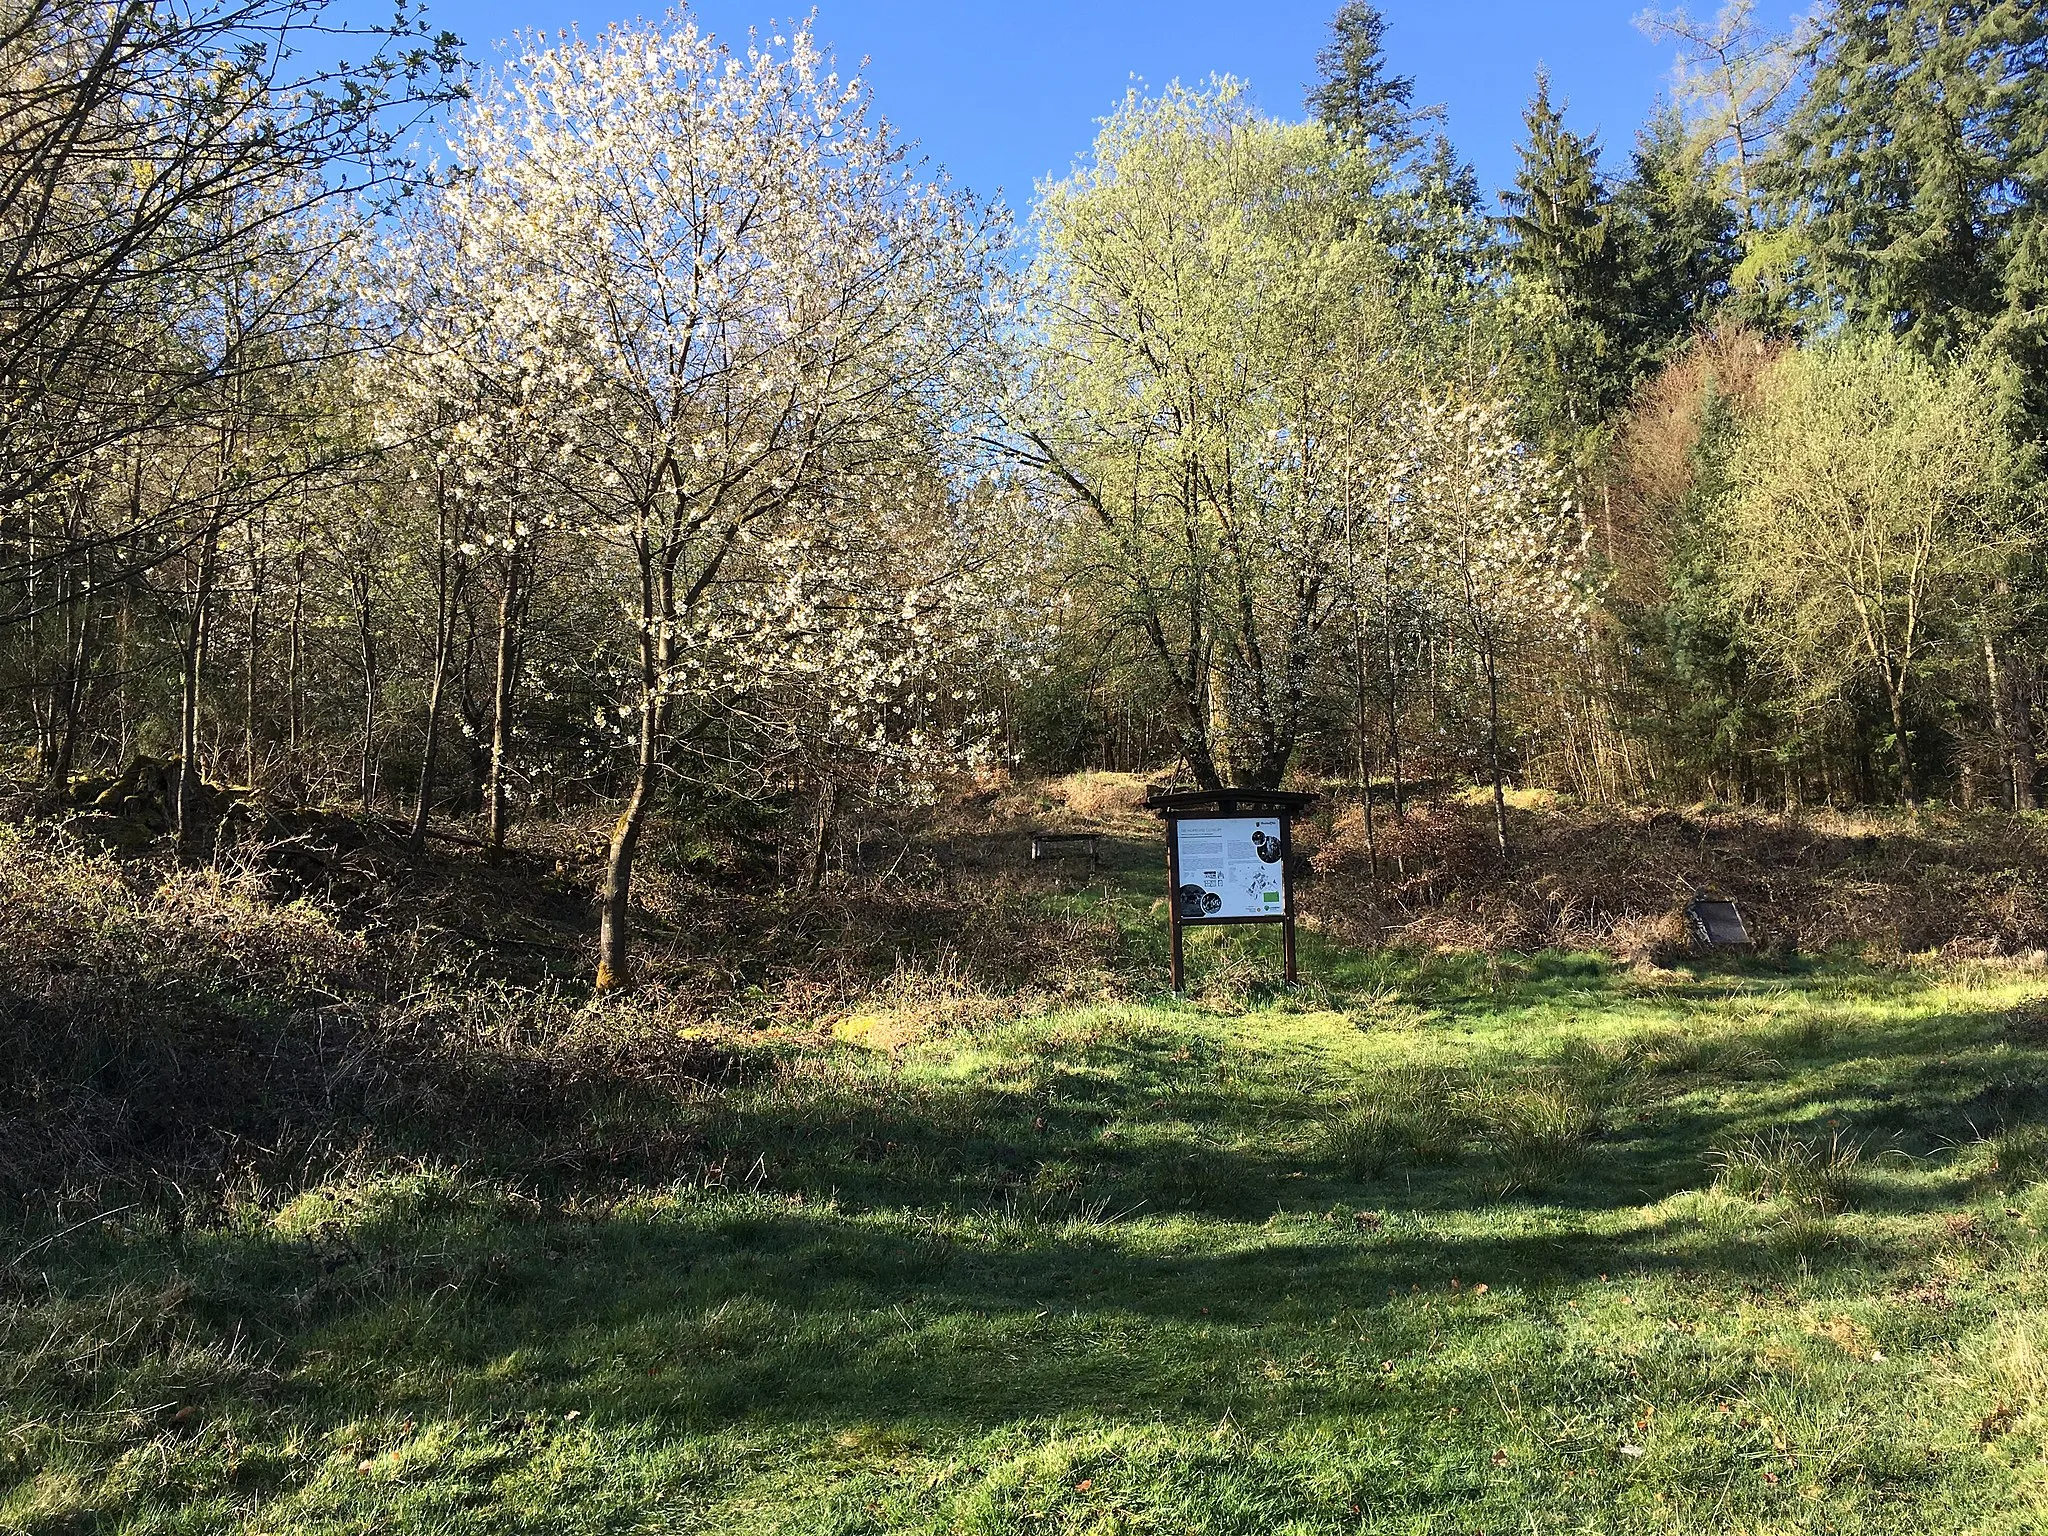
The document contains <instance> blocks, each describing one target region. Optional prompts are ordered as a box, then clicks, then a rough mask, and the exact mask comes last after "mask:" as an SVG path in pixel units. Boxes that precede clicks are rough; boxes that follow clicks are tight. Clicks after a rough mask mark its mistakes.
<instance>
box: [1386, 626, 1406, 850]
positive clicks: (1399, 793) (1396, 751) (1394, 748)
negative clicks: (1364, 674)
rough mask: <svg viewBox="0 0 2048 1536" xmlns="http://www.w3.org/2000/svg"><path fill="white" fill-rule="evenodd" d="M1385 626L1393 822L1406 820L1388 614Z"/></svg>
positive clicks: (1397, 673)
mask: <svg viewBox="0 0 2048 1536" xmlns="http://www.w3.org/2000/svg"><path fill="white" fill-rule="evenodd" d="M1388 617H1389V621H1388V624H1387V767H1388V769H1389V771H1390V772H1391V773H1392V775H1393V781H1394V782H1393V789H1394V820H1396V821H1402V820H1405V819H1406V818H1407V815H1408V805H1407V798H1406V791H1405V790H1404V789H1403V787H1402V774H1401V697H1400V693H1401V690H1400V678H1401V673H1400V666H1399V658H1398V656H1397V655H1396V652H1395V647H1394V626H1393V623H1392V615H1391V613H1390V614H1389V616H1388Z"/></svg>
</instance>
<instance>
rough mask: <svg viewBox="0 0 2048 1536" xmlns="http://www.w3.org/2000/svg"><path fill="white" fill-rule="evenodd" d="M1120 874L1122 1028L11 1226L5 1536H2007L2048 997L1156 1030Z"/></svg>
mask: <svg viewBox="0 0 2048 1536" xmlns="http://www.w3.org/2000/svg"><path fill="white" fill-rule="evenodd" d="M1126 851H1127V852H1128V854H1129V858H1128V860H1127V862H1126V865H1125V867H1124V869H1123V872H1122V873H1120V874H1118V873H1112V874H1111V875H1109V876H1107V877H1104V878H1103V879H1102V881H1101V882H1100V883H1099V884H1096V885H1094V886H1092V887H1091V886H1090V885H1089V884H1088V883H1087V881H1086V880H1084V879H1082V878H1080V877H1075V878H1072V879H1068V880H1065V881H1062V882H1056V883H1054V884H1051V885H1047V886H1045V887H1043V888H1041V889H1039V890H1038V892H1037V894H1036V895H1034V896H1032V897H1031V898H1030V900H1031V901H1032V902H1035V903H1036V905H1037V907H1038V909H1039V911H1040V914H1041V915H1042V916H1050V917H1054V918H1057V919H1058V920H1060V921H1065V922H1070V923H1073V924H1077V925H1081V926H1084V927H1091V928H1092V931H1096V932H1098V933H1106V934H1108V935H1109V936H1110V937H1111V940H1112V941H1113V943H1114V944H1115V945H1117V946H1121V948H1120V949H1119V950H1118V951H1117V952H1118V953H1120V954H1121V956H1122V961H1123V963H1124V964H1125V966H1126V967H1127V975H1128V977H1129V978H1130V984H1129V987H1128V989H1127V995H1121V996H1102V997H1096V998H1093V999H1090V998H1087V997H1078V996H1064V997H1047V996H1043V995H1038V994H1028V993H1017V994H1014V995H1001V994H990V993H989V992H987V991H986V990H985V989H980V988H977V987H976V986H974V985H973V984H971V983H970V981H969V980H968V979H967V978H966V976H965V975H964V973H963V972H962V970H961V968H960V967H958V966H957V965H954V966H949V965H948V964H947V963H945V961H944V959H943V957H941V959H940V960H939V961H938V962H937V963H933V964H911V963H908V962H906V963H905V964H904V965H903V966H902V967H901V968H900V969H899V970H898V972H897V973H896V974H895V975H894V977H893V978H890V979H886V980H884V981H882V982H881V983H879V984H877V985H875V986H872V987H870V988H869V989H868V990H867V992H866V993H865V995H864V997H863V999H862V1001H861V1002H860V1003H859V1004H858V1006H854V1007H847V1008H835V1009H832V1010H830V1011H829V1012H828V1013H826V1014H822V1015H821V1016H820V1017H818V1018H817V1019H816V1020H814V1021H812V1022H810V1023H809V1024H804V1023H802V1022H801V1021H796V1022H791V1021H787V1020H785V1021H783V1022H780V1023H773V1024H762V1023H759V1022H758V1021H757V1022H756V1023H754V1024H752V1025H750V1026H746V1027H741V1026H737V1025H728V1026H725V1027H722V1028H719V1029H715V1030H714V1029H708V1028H707V1029H700V1030H693V1031H692V1032H691V1034H690V1036H689V1042H688V1043H689V1044H690V1049H691V1052H692V1054H688V1055H686V1056H685V1057H682V1058H678V1059H682V1060H685V1061H687V1062H690V1063H694V1065H692V1066H690V1067H689V1068H688V1070H682V1071H675V1072H665V1073H643V1074H640V1075H639V1076H638V1077H634V1076H632V1075H630V1074H629V1075H624V1076H619V1075H614V1076H602V1075H598V1076H593V1077H591V1078H590V1079H589V1080H588V1081H586V1082H584V1083H583V1084H582V1086H581V1087H580V1088H576V1089H575V1090H574V1091H575V1092H578V1093H580V1094H581V1095H582V1096H581V1097H580V1098H578V1099H577V1109H576V1120H577V1123H578V1124H579V1125H580V1126H583V1127H585V1128H586V1129H587V1128H589V1127H591V1126H596V1127H598V1128H599V1129H601V1130H602V1131H603V1133H604V1134H603V1135H602V1136H601V1137H597V1138H595V1139H592V1138H589V1137H586V1138H585V1139H584V1140H582V1141H577V1140H575V1139H574V1138H562V1137H558V1138H556V1139H554V1140H552V1141H550V1140H548V1139H547V1138H526V1139H519V1138H517V1137H513V1136H511V1135H510V1134H509V1132H508V1134H507V1137H506V1138H505V1139H504V1140H503V1141H502V1142H501V1143H499V1144H497V1146H496V1150H494V1151H488V1152H486V1153H483V1154H479V1153H477V1152H476V1151H475V1150H474V1146H475V1145H476V1144H475V1143H472V1142H470V1141H463V1142H462V1143H461V1145H460V1147H459V1148H458V1146H457V1142H456V1139H455V1137H454V1134H453V1132H452V1130H451V1131H450V1132H449V1134H448V1139H447V1141H446V1144H445V1145H442V1146H437V1143H436V1125H435V1121H434V1116H433V1113H432V1109H431V1106H428V1107H427V1108H426V1109H420V1108H418V1107H417V1106H416V1107H415V1108H414V1109H413V1110H412V1111H410V1113H411V1114H412V1115H413V1120H412V1125H413V1131H412V1139H411V1141H410V1142H409V1143H408V1144H407V1145H406V1147H405V1149H404V1151H403V1153H402V1155H401V1153H399V1152H394V1151H392V1150H391V1149H390V1148H389V1147H388V1146H384V1145H372V1144H371V1143H369V1142H368V1141H366V1142H365V1143H364V1144H363V1146H361V1147H359V1148H355V1149H350V1148H346V1147H344V1148H342V1149H341V1150H340V1151H339V1152H338V1153H336V1154H335V1155H334V1156H333V1157H332V1158H331V1159H330V1160H329V1161H328V1162H327V1163H326V1164H324V1165H323V1171H322V1172H321V1173H320V1174H319V1175H318V1176H317V1177H308V1178H305V1179H302V1180H300V1181H298V1182H296V1183H294V1184H290V1185H289V1186H288V1187H281V1186H277V1185H268V1186H266V1185H265V1184H264V1183H263V1182H262V1181H261V1180H259V1179H257V1178H255V1177H254V1176H251V1177H250V1178H249V1179H247V1180H246V1181H245V1183H243V1184H242V1185H240V1186H237V1185H235V1184H233V1183H232V1182H230V1183H229V1184H228V1185H226V1186H224V1187H222V1188H220V1189H218V1190H216V1191H215V1192H214V1193H213V1194H212V1195H211V1196H209V1198H208V1201H207V1202H206V1203H205V1207H204V1212H203V1214H193V1212H194V1211H195V1210H196V1209H197V1206H196V1205H195V1204H194V1202H192V1201H186V1200H183V1199H182V1198H180V1197H181V1194H182V1193H185V1192H180V1191H176V1190H173V1191H169V1192H166V1191H165V1190H163V1189H162V1188H151V1187H145V1186H137V1187H136V1188H135V1190H134V1191H133V1192H132V1193H131V1195H130V1197H129V1198H125V1199H123V1200H121V1201H119V1202H115V1201H114V1200H113V1198H112V1196H111V1195H109V1196H106V1197H104V1198H103V1199H102V1200H101V1201H99V1202H97V1203H93V1202H82V1203H74V1204H73V1205H71V1206H68V1207H64V1208H61V1209H55V1210H45V1211H43V1212H41V1213H39V1214H36V1215H33V1216H25V1217H23V1218H22V1220H21V1221H20V1222H19V1223H17V1224H16V1225H15V1227H14V1228H12V1229H10V1230H8V1231H6V1232H4V1233H0V1238H4V1244H5V1246H4V1251H0V1257H4V1258H5V1259H6V1261H7V1262H6V1266H5V1268H4V1269H0V1286H4V1290H0V1530H5V1531H9V1532H16V1531H19V1532H34V1533H45V1532H48V1533H55V1532H74V1531H108V1532H122V1533H142V1532H194V1533H196V1532H216V1531H234V1532H247V1533H257V1532H266V1533H280V1536H281V1533H286V1532H334V1533H339V1532H366V1531H390V1532H479V1533H483V1532H491V1533H497V1532H516V1531H531V1532H546V1533H548V1536H569V1533H583V1532H620V1533H624V1532H734V1533H741V1532H744V1533H764V1536H765V1533H769V1532H777V1533H805V1536H812V1533H827V1532H831V1533H845V1536H854V1533H883V1532H906V1533H907V1532H918V1533H932V1536H938V1533H949V1536H950V1533H988V1536H995V1533H1005V1536H1008V1533H1018V1536H1023V1533H1033V1536H1037V1533H1047V1536H1050V1533H1072V1536H1080V1533H1090V1536H1109V1533H1132V1536H1135V1533H1140V1532H1145V1533H1151V1532H1171V1533H1181V1532H1190V1533H1191V1532H1203V1533H1218V1536H1221V1533H1226V1532H1227V1533H1243V1536H1278V1533H1289V1536H1305V1533H1311V1532H1313V1533H1326V1532H1327V1533H1340V1532H1341V1533H1356V1532H1375V1533H1377V1532H1389V1533H1391V1532H1400V1533H1422V1532H1428V1533H1443V1536H1449V1533H1479V1532H1484V1533H1492V1536H1505V1533H1511V1532H1553V1531H1555V1532H1567V1531H1570V1532H1579V1531H1583V1532H1602V1533H1605V1532H1636V1531H1642V1532H1671V1533H1680V1532H1756V1533H1762V1532H1795V1531H1796V1532H1809V1531H1810V1532H1917V1531H1927V1532H1936V1531H1939V1532H1959V1531H1973V1532H1979V1533H1984V1536H1991V1533H2020V1532H2027V1531H2034V1530H2039V1529H2041V1528H2042V1527H2043V1525H2044V1523H2048V1459H2044V1447H2048V1264H2044V1260H2043V1254H2042V1249H2041V1244H2040V1232H2041V1228H2042V1225H2043V1223H2048V1182H2043V1180H2044V1177H2048V1129H2044V1128H2043V1110H2044V1108H2048V972H2044V971H2042V970H2040V969H2038V968H2030V967H2028V966H2026V965H2024V964H2007V965H1988V964H1970V965H1951V966H1940V965H1937V964H1934V963H1932V962H1930V963H1926V964H1918V965H1915V964H1898V965H1894V966H1876V965H1872V964H1869V963H1865V962H1862V961H1857V960H1851V959H1847V958H1842V959H1832V960H1818V961H1788V962H1784V963H1779V964H1766V963H1762V962H1755V963H1751V964H1748V965H1746V966H1731V967H1718V966H1697V967H1681V968H1678V969H1662V968H1655V967H1650V966H1646V965H1638V966H1635V967H1632V968H1624V967H1620V966H1618V965H1616V964H1615V963H1613V962H1611V961H1608V960H1604V959H1600V958H1597V957H1593V956H1585V955H1571V954H1564V953H1556V952H1552V953H1543V954H1536V955H1532V956H1523V957H1512V956H1510V957H1497V958H1488V957H1485V956H1470V957H1467V956H1428V957H1424V956H1418V955H1413V954H1410V955H1401V954H1398V953H1393V952H1385V953H1376V954H1366V953H1359V952H1350V951H1345V950H1340V949H1337V948H1335V947H1333V946H1332V945H1331V944H1330V943H1329V942H1328V941H1327V940H1323V939H1319V938H1318V937H1316V936H1315V935H1313V934H1311V935H1307V936H1305V937H1306V944H1305V969H1306V971H1307V973H1308V975H1309V976H1310V977H1312V978H1313V981H1312V982H1311V984H1310V985H1308V986H1306V987H1305V988H1303V989H1301V990H1300V991H1298V992H1295V993H1292V994H1282V993H1280V992H1278V991H1276V990H1275V989H1274V988H1273V987H1271V986H1270V984H1269V983H1268V982H1267V981H1266V980H1265V979H1264V978H1266V977H1268V976H1270V974H1271V972H1272V968H1273V959H1274V957H1273V956H1272V955H1271V954H1270V953H1268V947H1269V946H1270V942H1271V936H1270V935H1264V934H1261V935H1245V934H1238V935H1233V936H1222V935H1217V934H1215V933H1210V934H1204V935H1202V936H1201V937H1200V941H1199V942H1197V943H1196V945H1195V946H1194V961H1195V969H1196V977H1197V985H1196V987H1195V989H1194V991H1193V994H1192V996H1191V998H1190V999H1189V1000H1187V1001H1180V1000H1175V999H1172V998H1169V997H1165V996H1163V995H1161V994H1160V993H1159V992H1158V991H1156V990H1154V991H1151V992H1149V993H1148V992H1147V991H1146V990H1145V989H1146V987H1148V986H1150V987H1154V988H1156V987H1157V985H1158V983H1157V982H1156V980H1153V979H1152V978H1154V977H1156V974H1157V973H1156V970H1155V969H1153V967H1154V963H1155V961H1156V959H1157V953H1156V952H1157V950H1158V948H1159V946H1160V943H1161V940H1160V937H1159V935H1158V934H1157V933H1156V932H1155V929H1156V928H1157V926H1158V924H1157V922H1156V918H1155V915H1154V911H1153V907H1152V903H1151V898H1150V896H1149V895H1148V894H1147V882H1148V881H1149V880H1151V879H1152V878H1154V877H1152V876H1151V875H1150V872H1149V862H1148V861H1149V858H1150V850H1149V849H1145V848H1142V847H1133V848H1131V849H1129V850H1126ZM294 920H295V921H298V920H303V921H304V922H306V923H312V922H313V919H311V918H310V917H305V916H304V915H303V914H300V917H299V918H295V919H294ZM248 974H249V972H248V967H247V966H244V967H242V968H241V969H239V970H236V971H232V972H224V973H221V974H219V975H216V976H215V977H214V978H213V979H211V980H209V981H206V982H204V983H203V984H201V983H196V982H195V983H193V984H192V991H193V995H195V996H196V995H200V994H204V995H205V996H206V997H208V998H210V999H212V1005H213V1006H216V1007H217V1008H218V1009H219V1010H221V1012H220V1015H219V1016H220V1017H233V1016H235V1011H236V1010H237V1009H240V1010H243V1013H244V1016H246V1017H248V1018H251V1019H255V1018H258V1017H259V1016H261V1017H268V1018H273V1019H274V1018H275V1017H277V1015H276V1010H275V1009H274V1008H272V1009H271V1011H270V1013H267V1014H266V1013H264V1012H263V1008H264V1007H265V1006H268V1005H262V1004H260V1003H259V1002H257V1001H253V1000H252V994H251V993H250V991H249V981H248ZM479 995H481V994H479ZM535 995H538V994H535V993H528V994H525V996H526V997H527V1002H526V1003H522V1004H518V1006H523V1007H532V1006H537V1005H534V1004H533V1003H532V998H533V997H534V996H535ZM16 1001H17V1002H18V1001H19V999H18V998H16ZM492 1006H494V1007H498V1008H504V1007H507V1006H510V1005H508V1004H507V1002H506V999H505V996H504V995H502V993H501V994H498V995H497V1001H496V1002H495V1003H494V1004H492ZM553 1006H554V1007H556V1008H557V1009H558V1011H559V1012H560V1013H561V1015H562V1016H563V1017H564V1018H570V1019H573V1020H574V1021H575V1022H573V1023H572V1024H567V1025H564V1026H563V1027H564V1028H568V1029H575V1030H585V1031H589V1030H597V1031H603V1030H604V1029H606V1028H607V1027H608V1023H607V1018H606V1014H607V1012H610V1013H612V1014H622V1013H623V1012H624V1011H625V1010H626V1009H627V1008H629V1007H631V1006H634V1005H606V1007H605V1008H600V1009H596V1010H591V1009H586V1008H583V1007H582V1006H581V1005H577V1006H576V1007H574V1008H571V1007H570V1006H569V1005H568V1004H567V1003H564V1002H563V1001H561V1000H560V999H556V1000H555V1003H554V1004H553ZM641 1006H645V1005H641ZM612 1022H614V1023H615V1022H617V1021H616V1020H613V1021H612ZM493 1027H495V1026H493ZM621 1084H624V1085H625V1086H620V1085H621ZM565 1091H569V1090H565ZM592 1147H603V1148H609V1149H611V1150H610V1151H609V1152H607V1153H605V1154H604V1155H603V1156H598V1155H596V1154H594V1153H593V1152H592V1151H591V1148H592ZM622 1148H623V1149H625V1150H624V1151H621V1150H620V1149H622Z"/></svg>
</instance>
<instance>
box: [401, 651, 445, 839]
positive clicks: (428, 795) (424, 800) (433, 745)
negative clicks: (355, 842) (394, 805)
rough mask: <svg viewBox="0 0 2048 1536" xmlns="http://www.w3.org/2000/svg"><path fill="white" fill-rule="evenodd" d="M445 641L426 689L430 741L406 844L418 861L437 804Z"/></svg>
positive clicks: (425, 749)
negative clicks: (436, 764) (436, 769)
mask: <svg viewBox="0 0 2048 1536" xmlns="http://www.w3.org/2000/svg"><path fill="white" fill-rule="evenodd" d="M448 651H449V646H448V644H447V641H446V639H445V638H444V639H443V641H442V642H441V643H440V644H438V645H437V646H436V648H435V653H434V680H433V683H432V684H431V685H430V686H429V687H428V689H427V739H426V743H425V745H424V746H423V747H422V748H421V751H420V794H419V799H418V801H417V802H416V803H415V804H414V806H413V813H412V836H411V838H410V839H408V841H407V844H406V853H407V856H408V857H410V858H415V859H416V858H418V857H419V856H420V854H421V853H422V852H424V851H425V849H426V846H427V812H428V811H429V809H431V807H432V806H433V803H434V755H435V753H437V752H438V751H439V750H440V748H441V690H442V687H443V685H444V684H445V683H446V682H447V680H448Z"/></svg>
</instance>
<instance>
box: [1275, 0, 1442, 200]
mask: <svg viewBox="0 0 2048 1536" xmlns="http://www.w3.org/2000/svg"><path fill="white" fill-rule="evenodd" d="M1386 32H1387V22H1386V18H1385V17H1384V16H1382V15H1380V13H1379V10H1378V8H1377V7H1376V6H1373V5H1370V4H1368V3H1367V0H1345V3H1344V5H1343V6H1341V7H1340V8H1339V9H1338V11H1337V14H1336V15H1335V16H1334V17H1332V18H1331V20H1330V43H1329V46H1328V47H1326V48H1324V49H1323V51H1322V52H1321V53H1318V54H1317V55H1316V83H1315V84H1314V85H1313V86H1311V87H1310V88H1309V93H1308V99H1307V105H1308V109H1309V111H1310V112H1312V113H1313V114H1315V117H1316V118H1317V120H1318V121H1319V122H1321V123H1322V124H1323V126H1324V127H1326V128H1328V129H1330V130H1331V131H1332V132H1334V133H1340V134H1342V135H1344V136H1345V137H1346V138H1348V139H1351V140H1353V141H1355V142H1358V143H1363V144H1366V145H1369V146H1371V147H1372V148H1373V149H1375V150H1377V151H1379V152H1380V153H1381V154H1383V155H1384V156H1385V157H1386V159H1387V162H1388V164H1389V166H1390V167H1393V168H1395V169H1402V168H1405V167H1407V166H1408V165H1409V163H1410V162H1412V161H1413V160H1414V159H1415V157H1416V156H1417V155H1418V154H1419V153H1420V152H1421V151H1422V150H1423V149H1424V148H1425V147H1426V145H1427V142H1428V140H1427V137H1426V136H1425V135H1424V134H1423V133H1422V132H1421V131H1420V129H1421V126H1422V125H1423V124H1424V123H1430V122H1435V121H1438V120H1440V119H1441V118H1442V116H1443V108H1441V107H1421V108H1418V107H1416V106H1415V80H1414V77H1413V76H1410V75H1396V74H1391V73H1389V72H1388V69H1387V57H1386V41H1385V40H1386Z"/></svg>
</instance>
